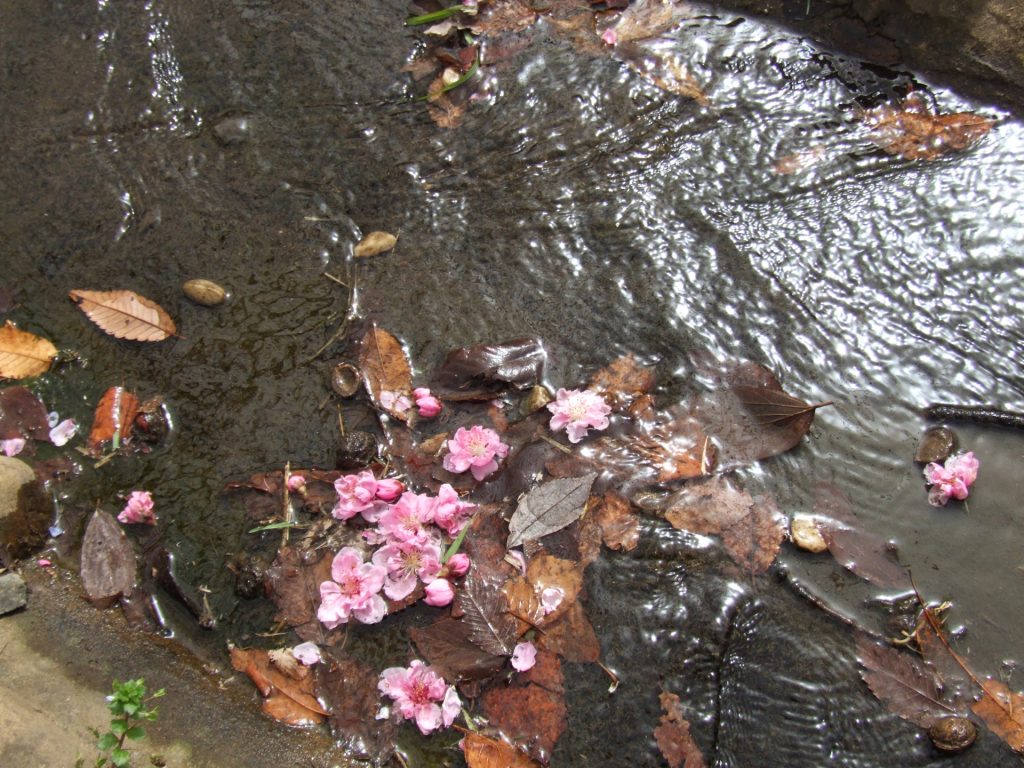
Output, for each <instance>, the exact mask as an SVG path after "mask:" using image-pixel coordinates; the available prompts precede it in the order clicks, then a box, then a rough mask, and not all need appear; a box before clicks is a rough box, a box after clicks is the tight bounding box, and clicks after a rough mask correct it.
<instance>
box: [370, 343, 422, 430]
mask: <svg viewBox="0 0 1024 768" xmlns="http://www.w3.org/2000/svg"><path fill="white" fill-rule="evenodd" d="M359 367H360V368H361V369H362V372H363V380H364V382H365V384H366V391H367V392H368V393H369V394H370V399H371V400H373V403H374V405H376V406H377V407H378V408H381V409H383V410H385V411H387V412H388V413H389V414H391V415H392V416H394V417H395V418H396V419H399V420H400V421H408V420H409V419H410V417H411V414H412V413H414V409H413V408H412V402H411V397H412V368H411V367H410V365H409V359H408V358H407V357H406V355H405V350H404V349H402V345H401V344H400V343H399V342H398V339H396V338H395V337H394V336H392V335H391V334H390V333H388V332H387V331H385V330H383V329H381V328H377V327H373V328H370V330H369V331H367V333H366V336H364V337H363V341H362V344H361V345H360V347H359ZM400 397H405V398H408V399H409V400H410V403H409V405H410V407H409V408H408V409H406V410H401V409H399V408H398V407H397V405H396V402H395V401H396V400H398V398H400ZM385 403H387V404H385Z"/></svg>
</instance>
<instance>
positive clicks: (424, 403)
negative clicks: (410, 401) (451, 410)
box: [412, 387, 441, 419]
mask: <svg viewBox="0 0 1024 768" xmlns="http://www.w3.org/2000/svg"><path fill="white" fill-rule="evenodd" d="M412 396H413V397H414V398H415V399H416V410H417V411H419V414H420V416H421V417H422V418H424V419H432V418H434V417H435V416H437V414H439V413H440V412H441V401H440V400H438V399H437V398H436V397H434V396H433V395H432V394H430V390H429V389H427V388H426V387H417V388H416V389H414V390H413V391H412Z"/></svg>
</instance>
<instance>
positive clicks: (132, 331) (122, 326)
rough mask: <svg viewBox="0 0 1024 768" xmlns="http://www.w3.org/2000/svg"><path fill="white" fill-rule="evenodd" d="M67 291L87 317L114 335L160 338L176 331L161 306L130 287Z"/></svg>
mask: <svg viewBox="0 0 1024 768" xmlns="http://www.w3.org/2000/svg"><path fill="white" fill-rule="evenodd" d="M68 295H69V296H70V297H71V300H72V301H74V302H75V303H76V304H77V305H78V308H79V309H81V310H82V311H83V312H84V313H85V314H86V316H87V317H88V318H89V319H90V320H92V321H93V322H94V323H96V325H98V326H99V327H100V329H101V330H103V331H105V332H106V333H108V334H110V335H111V336H113V337H114V338H116V339H126V340H128V341H163V340H164V339H166V338H168V337H170V336H174V335H175V334H176V333H177V328H175V326H174V321H173V320H172V319H171V316H170V315H168V314H167V312H166V311H164V308H163V307H161V306H160V305H159V304H157V303H156V302H155V301H153V300H152V299H147V298H146V297H145V296H140V295H139V294H137V293H135V292H134V291H124V290H122V291H80V290H74V291H70V292H69V293H68Z"/></svg>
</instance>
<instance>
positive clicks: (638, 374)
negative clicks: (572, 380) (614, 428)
mask: <svg viewBox="0 0 1024 768" xmlns="http://www.w3.org/2000/svg"><path fill="white" fill-rule="evenodd" d="M654 380H655V379H654V369H653V368H647V367H645V366H642V365H640V363H639V362H637V359H636V356H635V355H632V354H629V355H623V356H622V357H620V358H618V359H617V360H615V361H614V362H613V363H612V364H611V365H608V366H607V367H605V368H602V369H601V370H600V371H598V372H597V373H596V374H595V375H594V377H593V378H592V379H591V380H590V383H589V384H588V385H587V388H588V389H592V390H594V391H595V392H597V393H599V394H600V395H601V396H602V397H604V399H605V401H606V402H607V403H608V404H609V405H611V406H612V408H613V409H614V410H616V411H622V410H625V409H626V408H629V406H630V405H631V404H632V403H633V402H634V401H635V400H636V399H637V398H638V397H640V396H641V395H644V394H646V393H648V392H650V391H651V389H652V388H653V387H654Z"/></svg>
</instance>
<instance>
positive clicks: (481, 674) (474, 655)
mask: <svg viewBox="0 0 1024 768" xmlns="http://www.w3.org/2000/svg"><path fill="white" fill-rule="evenodd" d="M409 636H410V637H411V638H412V641H413V642H414V643H415V644H416V648H417V650H418V651H419V653H420V655H421V656H422V657H423V658H424V659H426V661H427V663H428V664H430V665H431V666H432V667H436V668H437V670H438V673H439V674H440V675H441V676H442V677H443V678H444V679H445V680H448V681H449V682H456V681H462V680H485V679H487V678H488V677H490V676H491V675H493V674H495V673H496V672H498V671H499V670H501V668H502V667H503V666H505V661H506V657H505V656H496V655H494V654H491V653H487V652H486V651H484V650H482V649H481V648H480V647H479V646H478V645H477V644H476V643H474V642H473V640H472V639H471V637H470V626H469V625H468V624H466V623H465V622H463V621H461V620H460V619H453V618H451V617H450V616H449V617H447V618H444V619H441V620H440V621H437V622H435V623H433V624H431V625H430V626H429V627H423V628H416V627H414V628H413V629H411V630H409Z"/></svg>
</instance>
